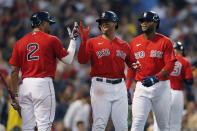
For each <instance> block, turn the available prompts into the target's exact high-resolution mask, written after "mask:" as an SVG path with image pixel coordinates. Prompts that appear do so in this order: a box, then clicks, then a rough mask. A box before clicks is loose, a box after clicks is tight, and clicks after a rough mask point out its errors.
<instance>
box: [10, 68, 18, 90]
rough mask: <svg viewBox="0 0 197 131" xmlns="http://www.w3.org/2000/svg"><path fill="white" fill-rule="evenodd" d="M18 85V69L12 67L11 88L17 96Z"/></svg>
mask: <svg viewBox="0 0 197 131" xmlns="http://www.w3.org/2000/svg"><path fill="white" fill-rule="evenodd" d="M18 83H19V69H18V68H16V67H13V68H12V73H11V88H12V91H13V93H14V94H17V92H18Z"/></svg>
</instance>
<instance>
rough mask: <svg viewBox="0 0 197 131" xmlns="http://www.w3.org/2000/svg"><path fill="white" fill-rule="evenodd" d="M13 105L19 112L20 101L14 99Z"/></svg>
mask: <svg viewBox="0 0 197 131" xmlns="http://www.w3.org/2000/svg"><path fill="white" fill-rule="evenodd" d="M11 105H12V107H13V108H14V109H15V110H17V111H18V110H19V109H20V106H19V103H18V100H17V99H12V101H11Z"/></svg>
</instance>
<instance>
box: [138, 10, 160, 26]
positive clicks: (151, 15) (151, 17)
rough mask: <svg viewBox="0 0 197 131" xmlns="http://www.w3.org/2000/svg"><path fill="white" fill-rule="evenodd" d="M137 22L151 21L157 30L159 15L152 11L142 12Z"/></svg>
mask: <svg viewBox="0 0 197 131" xmlns="http://www.w3.org/2000/svg"><path fill="white" fill-rule="evenodd" d="M138 20H139V21H140V22H142V21H153V22H155V23H157V29H158V28H159V23H160V18H159V15H158V14H157V13H156V12H154V11H146V12H143V13H142V14H141V16H140V18H139V19H138Z"/></svg>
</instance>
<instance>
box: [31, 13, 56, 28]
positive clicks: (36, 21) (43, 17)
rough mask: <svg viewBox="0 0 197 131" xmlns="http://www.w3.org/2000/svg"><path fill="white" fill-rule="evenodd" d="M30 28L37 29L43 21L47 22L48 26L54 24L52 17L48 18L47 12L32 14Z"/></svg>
mask: <svg viewBox="0 0 197 131" xmlns="http://www.w3.org/2000/svg"><path fill="white" fill-rule="evenodd" d="M30 20H31V26H32V27H37V26H39V25H40V24H41V23H42V22H43V21H46V22H48V23H49V24H50V25H52V24H54V23H55V20H54V19H53V17H52V16H50V14H49V12H46V11H40V12H36V13H34V14H32V16H31V18H30Z"/></svg>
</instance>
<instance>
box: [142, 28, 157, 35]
mask: <svg viewBox="0 0 197 131" xmlns="http://www.w3.org/2000/svg"><path fill="white" fill-rule="evenodd" d="M142 32H144V33H146V34H150V33H152V32H154V29H153V28H148V29H147V30H144V31H143V30H142Z"/></svg>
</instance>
